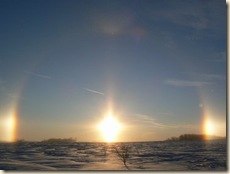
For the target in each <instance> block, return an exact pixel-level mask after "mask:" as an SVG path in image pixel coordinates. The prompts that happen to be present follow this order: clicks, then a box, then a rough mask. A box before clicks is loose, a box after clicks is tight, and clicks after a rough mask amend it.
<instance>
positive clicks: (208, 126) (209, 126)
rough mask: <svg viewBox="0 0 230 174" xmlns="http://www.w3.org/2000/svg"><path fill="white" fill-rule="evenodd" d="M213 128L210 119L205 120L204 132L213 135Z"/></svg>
mask: <svg viewBox="0 0 230 174" xmlns="http://www.w3.org/2000/svg"><path fill="white" fill-rule="evenodd" d="M214 129H215V128H214V124H213V123H212V122H211V121H210V120H207V121H206V122H205V134H206V135H213V134H214Z"/></svg>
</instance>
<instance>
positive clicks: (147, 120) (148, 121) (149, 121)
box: [135, 114, 177, 128]
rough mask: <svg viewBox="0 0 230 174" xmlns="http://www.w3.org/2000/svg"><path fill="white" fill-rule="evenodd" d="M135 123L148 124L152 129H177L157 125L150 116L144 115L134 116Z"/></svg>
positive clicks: (160, 124)
mask: <svg viewBox="0 0 230 174" xmlns="http://www.w3.org/2000/svg"><path fill="white" fill-rule="evenodd" d="M135 116H136V118H137V121H138V122H139V123H140V122H142V123H144V124H149V125H151V126H153V127H157V128H177V126H171V125H166V124H162V123H158V122H156V120H155V118H153V117H152V116H150V115H144V114H135Z"/></svg>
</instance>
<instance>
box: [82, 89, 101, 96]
mask: <svg viewBox="0 0 230 174" xmlns="http://www.w3.org/2000/svg"><path fill="white" fill-rule="evenodd" d="M83 89H84V90H86V91H88V92H91V93H95V94H100V95H105V94H104V93H102V92H99V91H96V90H93V89H89V88H83Z"/></svg>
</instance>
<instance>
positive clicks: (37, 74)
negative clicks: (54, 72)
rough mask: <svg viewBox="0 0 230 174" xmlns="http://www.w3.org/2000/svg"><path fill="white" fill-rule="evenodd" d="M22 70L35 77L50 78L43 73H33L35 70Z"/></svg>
mask: <svg viewBox="0 0 230 174" xmlns="http://www.w3.org/2000/svg"><path fill="white" fill-rule="evenodd" d="M24 72H25V73H27V74H31V75H34V76H37V77H41V78H44V79H51V77H50V76H47V75H43V74H40V73H35V72H32V71H24Z"/></svg>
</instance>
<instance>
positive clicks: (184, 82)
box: [164, 79, 212, 87]
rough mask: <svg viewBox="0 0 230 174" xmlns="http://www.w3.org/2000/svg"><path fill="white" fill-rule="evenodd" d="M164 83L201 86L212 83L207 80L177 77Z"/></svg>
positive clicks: (180, 85) (179, 85)
mask: <svg viewBox="0 0 230 174" xmlns="http://www.w3.org/2000/svg"><path fill="white" fill-rule="evenodd" d="M164 83H165V84H167V85H171V86H176V87H201V86H206V85H210V84H212V83H210V82H205V81H189V80H176V79H168V80H166V81H164Z"/></svg>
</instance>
